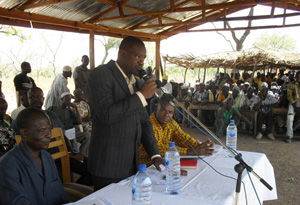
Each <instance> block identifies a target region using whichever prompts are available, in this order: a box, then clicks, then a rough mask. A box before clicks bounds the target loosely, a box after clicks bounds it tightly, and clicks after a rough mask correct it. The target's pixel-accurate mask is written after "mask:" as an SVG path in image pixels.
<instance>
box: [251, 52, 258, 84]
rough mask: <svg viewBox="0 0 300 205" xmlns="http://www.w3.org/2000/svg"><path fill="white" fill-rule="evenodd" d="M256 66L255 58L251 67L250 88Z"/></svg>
mask: <svg viewBox="0 0 300 205" xmlns="http://www.w3.org/2000/svg"><path fill="white" fill-rule="evenodd" d="M256 66H257V57H254V66H253V70H252V74H251V78H250V85H251V86H252V85H253V84H252V82H253V77H254V72H255V71H256Z"/></svg>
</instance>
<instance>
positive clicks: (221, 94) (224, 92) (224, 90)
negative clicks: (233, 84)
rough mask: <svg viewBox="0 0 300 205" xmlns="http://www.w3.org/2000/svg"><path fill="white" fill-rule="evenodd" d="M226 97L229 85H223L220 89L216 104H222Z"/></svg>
mask: <svg viewBox="0 0 300 205" xmlns="http://www.w3.org/2000/svg"><path fill="white" fill-rule="evenodd" d="M228 95H229V84H228V83H224V84H223V86H222V88H221V92H219V93H218V97H217V103H221V102H223V101H224V100H225V99H226V98H227V97H228Z"/></svg>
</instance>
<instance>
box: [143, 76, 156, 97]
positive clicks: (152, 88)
mask: <svg viewBox="0 0 300 205" xmlns="http://www.w3.org/2000/svg"><path fill="white" fill-rule="evenodd" d="M140 91H141V93H142V94H143V95H144V97H145V98H148V97H150V96H151V95H153V94H154V93H155V92H156V91H157V84H156V83H155V81H154V79H153V78H149V79H148V80H146V81H145V82H144V84H143V85H142V87H141V90H140Z"/></svg>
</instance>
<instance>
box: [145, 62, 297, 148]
mask: <svg viewBox="0 0 300 205" xmlns="http://www.w3.org/2000/svg"><path fill="white" fill-rule="evenodd" d="M285 71H286V69H285V68H284V67H281V68H280V69H279V74H278V75H277V76H276V73H271V72H268V73H267V74H264V73H260V72H256V75H255V76H253V80H251V76H252V73H247V72H243V74H242V76H241V75H240V73H238V72H237V73H234V74H231V76H230V75H229V74H227V73H219V74H216V76H215V79H214V80H210V81H207V82H206V83H205V84H204V83H196V84H195V86H193V87H190V86H189V84H188V83H184V84H183V83H175V82H172V83H171V84H172V87H173V92H172V94H173V96H174V97H176V99H177V100H178V101H180V102H181V103H182V104H183V105H184V106H185V108H187V109H188V110H189V111H191V113H192V114H193V115H194V116H196V117H198V119H199V120H200V121H201V122H202V123H203V124H205V125H207V126H209V127H214V128H215V131H216V133H218V136H220V137H221V136H224V134H225V133H224V127H226V125H227V122H229V121H228V120H230V119H236V120H237V121H236V124H237V125H238V126H239V128H240V129H241V130H244V131H246V132H249V131H253V132H254V126H255V125H254V124H255V122H256V127H257V130H256V133H254V134H255V136H256V139H257V140H260V139H261V138H263V137H264V136H266V137H267V138H268V139H270V140H275V137H274V131H276V132H278V133H279V134H285V135H286V137H285V140H284V141H285V142H287V143H290V142H291V141H292V138H293V131H294V130H296V129H297V128H298V126H299V125H300V121H299V120H298V117H297V114H300V101H299V86H298V82H300V79H299V81H298V80H297V79H298V75H300V74H299V73H298V72H297V73H294V72H293V71H288V72H285ZM299 77H300V76H299ZM228 100H229V101H230V102H228ZM298 101H299V102H298ZM191 104H193V107H195V105H199V107H200V109H198V110H197V109H190V108H189V105H191ZM208 104H215V105H218V107H217V108H215V110H211V109H205V105H208ZM273 107H278V108H283V110H284V108H285V109H288V113H287V115H281V114H276V115H274V114H273V112H272V108H273ZM233 108H234V109H233ZM254 111H255V112H257V117H256V120H255V119H254V115H253V113H254ZM220 112H221V114H222V116H223V119H222V120H223V122H222V123H223V124H224V125H225V126H220V125H222V123H221V122H220V119H221V118H220ZM152 113H153V111H152V112H150V113H149V114H152ZM181 113H184V112H183V110H182V109H181V108H180V107H178V106H177V108H176V109H175V114H174V118H175V119H176V121H177V122H178V123H180V124H181V123H182V124H183V126H185V127H188V126H191V125H192V124H193V123H195V121H194V120H193V119H191V118H190V117H189V118H190V119H191V121H192V122H193V123H190V122H188V121H187V120H186V118H184V117H183V116H182V114H181ZM235 113H239V114H238V115H236V114H235ZM184 114H186V113H184ZM237 116H239V117H238V119H237ZM192 127H193V125H192ZM221 128H222V129H223V130H222V129H221ZM275 128H276V130H275ZM240 129H239V130H240ZM285 129H286V132H284V131H285Z"/></svg>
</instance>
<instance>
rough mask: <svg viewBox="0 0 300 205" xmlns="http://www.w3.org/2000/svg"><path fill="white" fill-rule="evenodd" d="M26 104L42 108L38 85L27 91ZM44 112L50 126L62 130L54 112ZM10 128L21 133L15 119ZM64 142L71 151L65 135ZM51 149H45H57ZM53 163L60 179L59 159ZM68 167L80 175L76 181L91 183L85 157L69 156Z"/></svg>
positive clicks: (41, 97) (51, 151) (42, 94)
mask: <svg viewBox="0 0 300 205" xmlns="http://www.w3.org/2000/svg"><path fill="white" fill-rule="evenodd" d="M28 104H29V105H28V106H29V107H33V108H37V109H40V110H42V106H43V104H44V92H43V90H42V89H40V88H39V87H35V88H31V89H30V90H29V91H28ZM45 112H46V114H47V115H48V116H49V119H50V123H51V128H61V129H62V131H63V132H64V125H63V124H62V122H61V121H60V119H59V117H58V116H57V115H56V114H55V113H54V112H51V111H49V110H45ZM12 128H13V130H14V131H15V132H16V134H17V135H20V134H21V133H20V130H19V128H18V126H17V123H16V121H14V122H13V124H12ZM65 142H66V144H67V147H68V150H69V151H70V152H73V149H72V147H71V145H70V142H69V140H68V139H67V138H66V137H65ZM52 149H53V148H52ZM52 149H47V151H48V152H49V153H50V154H53V153H55V152H57V149H55V150H52ZM55 164H56V166H57V171H58V174H59V176H60V178H61V179H62V173H61V170H62V168H61V162H60V160H55ZM70 169H71V172H74V173H76V174H79V175H80V177H79V178H78V179H77V181H76V183H79V184H84V185H88V186H91V185H93V183H92V178H91V175H90V174H89V173H88V171H87V158H85V159H84V160H83V162H81V161H79V160H76V159H73V158H70Z"/></svg>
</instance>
